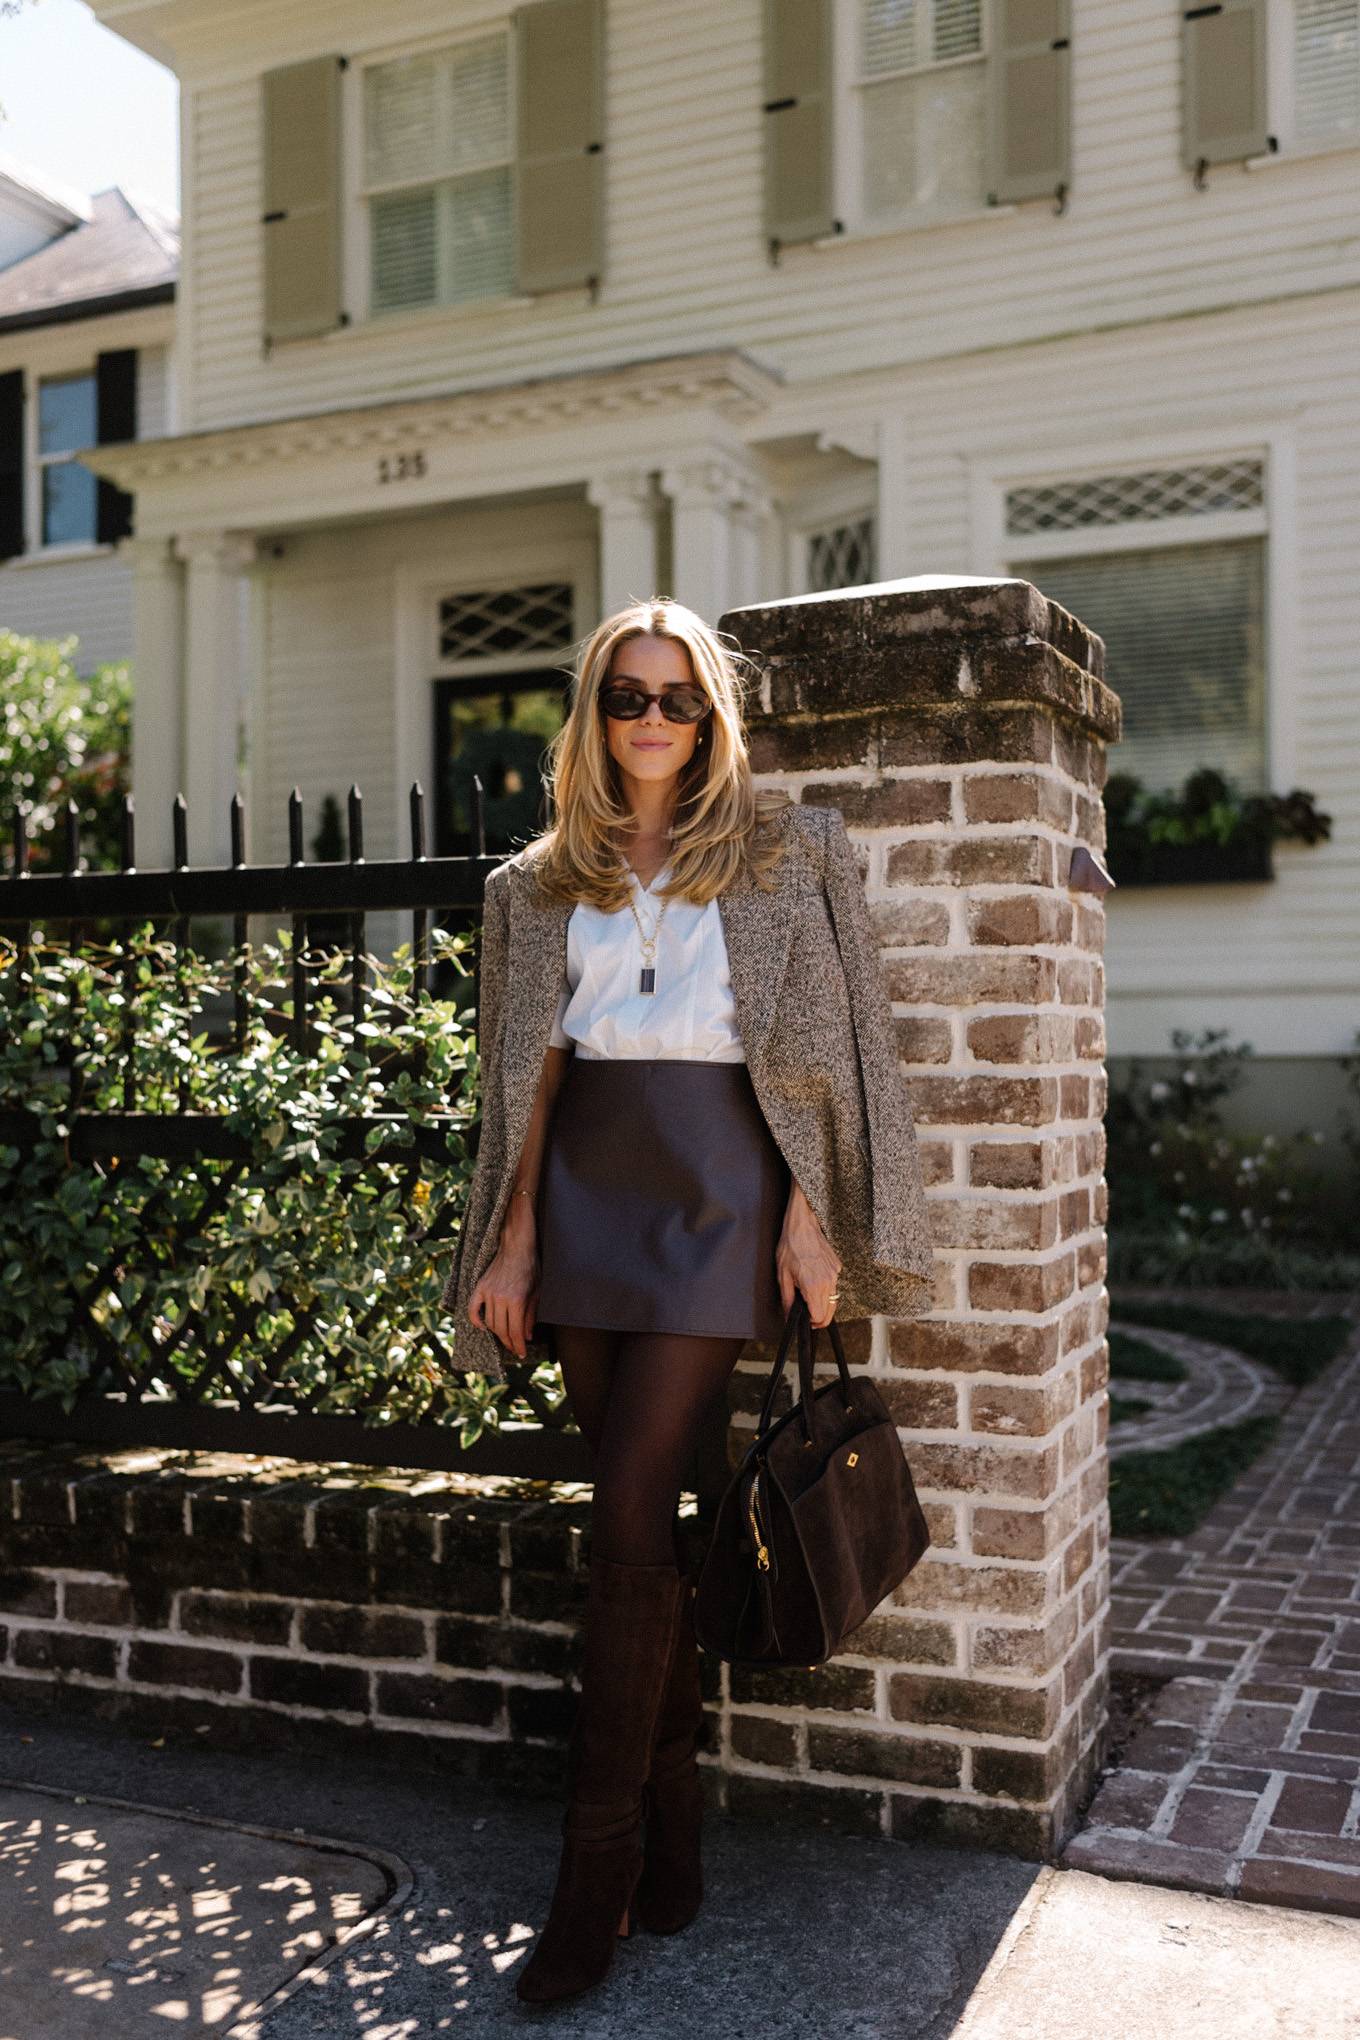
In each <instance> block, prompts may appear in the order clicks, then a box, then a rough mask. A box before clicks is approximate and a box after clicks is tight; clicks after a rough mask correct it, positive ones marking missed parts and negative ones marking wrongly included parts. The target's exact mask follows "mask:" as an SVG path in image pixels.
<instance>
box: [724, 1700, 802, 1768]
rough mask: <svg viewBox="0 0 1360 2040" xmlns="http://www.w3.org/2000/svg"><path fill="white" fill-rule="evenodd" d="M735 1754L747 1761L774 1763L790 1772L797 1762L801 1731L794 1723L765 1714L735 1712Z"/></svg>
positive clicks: (733, 1723) (733, 1727) (751, 1762)
mask: <svg viewBox="0 0 1360 2040" xmlns="http://www.w3.org/2000/svg"><path fill="white" fill-rule="evenodd" d="M731 1734H732V1754H733V1756H734V1757H741V1758H744V1759H745V1761H746V1762H747V1763H748V1764H771V1765H774V1766H776V1767H778V1768H779V1769H781V1770H785V1771H791V1770H793V1769H794V1767H795V1766H796V1764H797V1762H798V1734H797V1731H796V1729H795V1728H794V1727H793V1726H792V1724H791V1723H789V1722H787V1721H773V1720H771V1719H770V1717H769V1716H768V1715H766V1714H733V1715H732V1717H731Z"/></svg>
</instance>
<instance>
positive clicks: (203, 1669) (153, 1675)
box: [127, 1641, 242, 1693]
mask: <svg viewBox="0 0 1360 2040" xmlns="http://www.w3.org/2000/svg"><path fill="white" fill-rule="evenodd" d="M241 1671H242V1666H241V1660H240V1658H238V1657H234V1656H233V1655H232V1653H231V1652H230V1651H226V1650H201V1649H199V1648H197V1647H196V1646H195V1645H193V1644H187V1643H146V1642H142V1641H135V1642H134V1643H133V1645H132V1648H131V1650H130V1651H129V1652H128V1669H127V1675H128V1677H129V1679H132V1680H134V1681H135V1682H136V1683H138V1684H139V1685H148V1686H191V1687H193V1688H194V1689H195V1690H196V1691H197V1692H200V1693H239V1692H240V1690H241Z"/></svg>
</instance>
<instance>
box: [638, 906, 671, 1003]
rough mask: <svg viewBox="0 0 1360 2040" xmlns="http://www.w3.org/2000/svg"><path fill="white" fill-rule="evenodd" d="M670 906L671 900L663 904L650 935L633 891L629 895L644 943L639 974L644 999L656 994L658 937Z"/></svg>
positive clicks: (639, 934) (639, 987)
mask: <svg viewBox="0 0 1360 2040" xmlns="http://www.w3.org/2000/svg"><path fill="white" fill-rule="evenodd" d="M639 891H641V887H640V886H639ZM669 905H670V901H669V900H663V901H662V902H661V912H660V913H659V914H658V915H657V917H656V919H655V921H653V923H652V932H651V934H650V935H649V934H648V933H647V930H646V929H645V928H644V926H643V925H642V916H641V914H639V912H638V910H637V908H636V907H635V906H634V904H633V895H632V892H631V890H630V892H629V894H628V911H629V913H630V914H631V915H632V917H633V919H634V921H635V922H636V923H637V931H638V936H639V938H640V940H641V942H642V969H641V970H640V971H639V972H638V990H639V992H641V993H642V995H643V997H644V998H652V997H653V996H654V995H655V992H656V943H657V937H658V936H659V935H660V933H661V923H662V922H663V921H664V920H665V918H666V909H667V907H668V906H669Z"/></svg>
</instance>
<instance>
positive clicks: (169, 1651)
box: [0, 1447, 589, 1785]
mask: <svg viewBox="0 0 1360 2040" xmlns="http://www.w3.org/2000/svg"><path fill="white" fill-rule="evenodd" d="M497 1485H498V1484H497V1483H490V1482H482V1483H473V1482H465V1483H459V1482H457V1481H456V1480H454V1481H450V1482H448V1483H441V1482H439V1481H438V1480H432V1479H431V1478H430V1476H427V1475H413V1476H411V1477H410V1480H409V1481H407V1482H402V1481H401V1480H400V1479H399V1478H398V1477H395V1476H387V1477H385V1478H384V1481H383V1483H382V1484H381V1485H376V1486H358V1485H356V1484H355V1483H354V1481H353V1479H352V1476H345V1477H342V1478H341V1479H339V1480H338V1481H337V1482H334V1483H331V1484H328V1483H326V1481H325V1480H324V1478H323V1477H322V1476H320V1475H319V1476H318V1479H317V1480H316V1481H315V1482H303V1481H298V1480H295V1479H291V1478H281V1477H280V1475H279V1473H278V1471H277V1470H274V1471H270V1470H269V1465H268V1463H267V1462H266V1463H263V1464H262V1463H261V1462H259V1461H255V1462H252V1461H249V1460H239V1461H235V1462H232V1461H224V1462H222V1463H221V1465H220V1466H219V1467H218V1468H217V1470H215V1471H213V1470H211V1469H209V1470H206V1471H202V1472H194V1471H190V1470H188V1469H186V1468H184V1467H182V1466H181V1465H180V1464H179V1463H177V1462H176V1460H175V1458H174V1456H173V1455H170V1454H147V1453H142V1454H137V1455H133V1454H128V1453H124V1454H121V1455H118V1454H115V1455H100V1454H98V1453H89V1452H80V1451H77V1450H76V1449H74V1448H69V1447H48V1448H46V1449H37V1448H23V1447H18V1448H14V1447H11V1448H10V1456H9V1457H7V1458H5V1459H0V1696H2V1697H3V1698H4V1700H5V1701H6V1702H7V1703H8V1705H9V1706H11V1707H12V1708H17V1709H20V1710H24V1711H44V1712H45V1711H48V1710H56V1711H59V1712H61V1713H65V1714H83V1715H92V1716H95V1717H97V1718H100V1719H104V1720H123V1721H125V1722H126V1723H127V1724H128V1725H129V1726H131V1727H135V1728H136V1730H137V1731H138V1732H139V1733H142V1734H146V1735H151V1736H156V1735H161V1734H170V1735H175V1736H197V1735H206V1736H208V1737H209V1738H210V1739H211V1740H212V1742H213V1743H214V1744H223V1743H225V1744H228V1745H230V1744H232V1743H241V1742H249V1743H252V1744H259V1743H261V1742H268V1743H274V1744H283V1745H290V1746H306V1745H308V1744H314V1745H315V1746H317V1747H318V1748H324V1749H327V1750H334V1749H335V1748H336V1747H337V1746H340V1747H345V1746H349V1747H356V1748H363V1749H367V1750H370V1751H373V1752H375V1753H380V1754H391V1755H395V1756H398V1757H400V1756H406V1757H415V1758H417V1759H418V1760H419V1761H420V1762H421V1763H424V1764H427V1765H428V1764H431V1763H433V1764H436V1765H439V1766H447V1767H449V1768H451V1769H453V1770H456V1771H458V1772H459V1773H462V1774H467V1775H478V1776H487V1777H492V1778H499V1779H510V1778H515V1779H523V1780H525V1781H526V1782H531V1783H540V1784H545V1785H552V1784H553V1783H555V1782H556V1781H557V1779H558V1778H559V1777H560V1772H561V1747H562V1743H563V1740H564V1738H565V1734H566V1730H567V1727H568V1725H569V1723H570V1718H571V1713H572V1710H573V1707H574V1699H573V1692H572V1686H571V1679H572V1675H573V1671H574V1668H575V1664H576V1653H577V1642H578V1626H579V1619H580V1611H581V1608H582V1606H583V1603H584V1593H585V1580H586V1563H587V1549H586V1547H585V1545H584V1544H583V1538H582V1532H583V1531H584V1530H585V1528H586V1526H587V1525H588V1521H589V1510H588V1508H587V1507H586V1506H585V1505H584V1504H582V1503H580V1502H576V1501H573V1500H571V1499H569V1498H567V1497H566V1496H564V1495H562V1494H557V1495H554V1494H552V1493H551V1491H549V1492H548V1493H547V1494H546V1495H544V1494H543V1491H541V1490H540V1491H539V1495H538V1496H537V1497H535V1498H533V1499H520V1498H516V1497H514V1496H513V1495H510V1494H505V1493H501V1494H498V1493H495V1492H492V1491H491V1490H493V1489H494V1488H495V1487H496V1486H497ZM500 1485H504V1484H500Z"/></svg>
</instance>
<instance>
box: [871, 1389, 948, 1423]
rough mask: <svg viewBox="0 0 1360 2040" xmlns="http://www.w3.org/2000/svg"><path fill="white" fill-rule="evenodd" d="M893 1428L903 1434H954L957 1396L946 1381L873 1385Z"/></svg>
mask: <svg viewBox="0 0 1360 2040" xmlns="http://www.w3.org/2000/svg"><path fill="white" fill-rule="evenodd" d="M874 1386H875V1388H876V1389H877V1390H878V1391H879V1393H880V1395H881V1396H882V1397H883V1400H884V1402H885V1403H886V1404H887V1405H888V1409H889V1411H890V1413H891V1415H892V1420H893V1422H894V1423H895V1424H898V1425H900V1426H901V1428H902V1429H903V1430H904V1431H956V1430H957V1429H958V1424H959V1392H958V1390H957V1389H956V1388H955V1387H954V1384H953V1383H952V1382H950V1381H930V1380H919V1379H917V1380H913V1379H911V1378H908V1379H906V1380H897V1381H892V1380H883V1379H878V1380H876V1381H875V1382H874Z"/></svg>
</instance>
